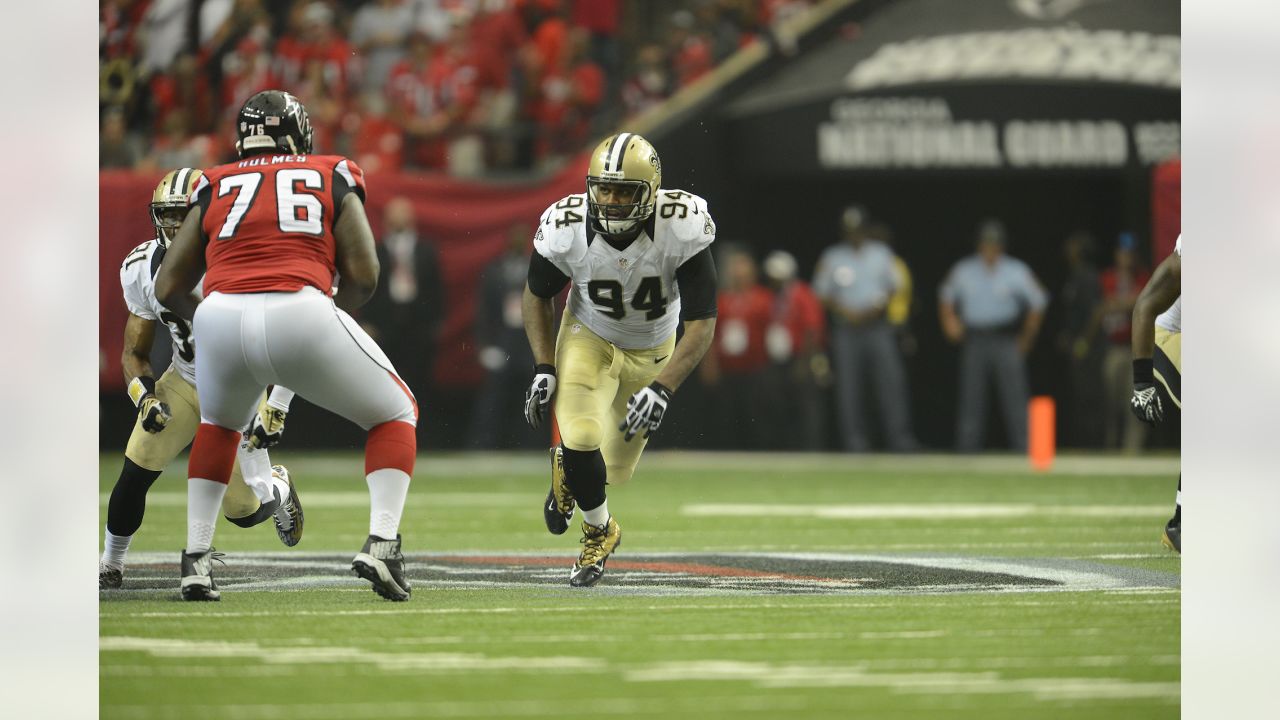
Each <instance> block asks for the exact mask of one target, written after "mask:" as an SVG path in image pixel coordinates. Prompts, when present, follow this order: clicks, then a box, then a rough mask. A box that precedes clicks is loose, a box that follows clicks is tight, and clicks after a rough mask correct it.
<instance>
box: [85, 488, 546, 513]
mask: <svg viewBox="0 0 1280 720" xmlns="http://www.w3.org/2000/svg"><path fill="white" fill-rule="evenodd" d="M299 487H300V488H302V487H303V486H302V485H299ZM299 492H300V494H301V497H302V502H303V504H304V505H305V506H306V507H307V508H318V507H323V508H367V507H369V493H368V492H367V491H355V490H350V491H348V490H306V489H302V490H300V491H299ZM531 498H532V499H536V497H535V496H533V495H530V494H527V493H496V492H484V491H482V490H477V491H476V492H431V491H429V490H427V491H420V492H417V493H412V492H411V493H409V496H408V497H407V498H405V505H406V506H407V507H422V508H437V507H490V506H502V507H522V506H527V505H529V504H530V501H531ZM110 499H111V493H99V494H98V505H99V506H100V507H106V506H107V502H108V501H109V500H110ZM147 506H148V507H186V506H187V494H186V493H185V492H175V491H156V490H152V491H151V492H148V493H147Z"/></svg>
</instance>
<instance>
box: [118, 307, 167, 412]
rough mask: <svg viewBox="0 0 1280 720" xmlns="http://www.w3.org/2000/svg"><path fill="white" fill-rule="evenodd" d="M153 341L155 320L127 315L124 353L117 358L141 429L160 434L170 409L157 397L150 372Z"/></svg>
mask: <svg viewBox="0 0 1280 720" xmlns="http://www.w3.org/2000/svg"><path fill="white" fill-rule="evenodd" d="M155 337H156V321H155V320H148V319H146V318H142V317H138V316H137V315H134V314H133V313H129V319H128V320H126V321H125V324H124V352H123V353H121V355H120V364H121V365H122V366H123V367H124V381H125V384H126V386H127V387H128V388H129V399H130V400H132V401H133V404H134V406H135V407H137V408H138V417H139V418H141V420H142V429H143V430H146V431H147V432H149V433H157V432H160V431H161V430H163V429H164V427H165V425H167V424H168V423H169V419H170V418H171V417H172V415H171V414H170V411H169V406H168V405H166V404H165V403H163V402H161V400H160V398H159V397H158V396H157V395H156V379H155V375H154V373H155V371H154V370H152V368H151V345H152V343H154V342H155Z"/></svg>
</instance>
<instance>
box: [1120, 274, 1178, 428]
mask: <svg viewBox="0 0 1280 720" xmlns="http://www.w3.org/2000/svg"><path fill="white" fill-rule="evenodd" d="M1181 294H1182V257H1181V256H1180V255H1177V254H1174V255H1170V256H1169V257H1167V258H1165V260H1164V262H1162V263H1160V266H1159V267H1157V268H1156V271H1155V273H1154V274H1153V275H1152V276H1151V280H1150V282H1148V283H1147V286H1146V287H1144V288H1142V293H1141V294H1140V295H1138V301H1137V303H1136V304H1135V305H1134V306H1133V337H1132V340H1133V344H1132V348H1133V395H1132V396H1131V397H1130V398H1129V407H1130V408H1131V409H1132V410H1133V414H1134V415H1136V416H1137V417H1138V419H1139V420H1141V421H1143V422H1146V423H1151V424H1155V423H1158V422H1160V421H1161V420H1163V419H1164V404H1163V402H1162V401H1161V400H1160V394H1159V393H1158V392H1157V390H1156V384H1155V370H1154V367H1153V363H1152V355H1154V354H1155V344H1156V339H1155V338H1156V316H1157V315H1159V314H1160V313H1162V312H1164V311H1165V310H1168V309H1169V306H1171V305H1173V303H1174V301H1175V300H1177V299H1178V296H1179V295H1181Z"/></svg>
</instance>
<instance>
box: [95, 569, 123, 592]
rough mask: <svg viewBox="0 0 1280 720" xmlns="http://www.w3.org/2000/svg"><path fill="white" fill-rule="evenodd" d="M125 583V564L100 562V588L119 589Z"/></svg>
mask: <svg viewBox="0 0 1280 720" xmlns="http://www.w3.org/2000/svg"><path fill="white" fill-rule="evenodd" d="M123 584H124V566H123V565H121V566H119V567H116V566H115V565H109V564H107V563H103V562H100V563H98V590H119V589H120V586H121V585H123Z"/></svg>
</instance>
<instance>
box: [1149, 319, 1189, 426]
mask: <svg viewBox="0 0 1280 720" xmlns="http://www.w3.org/2000/svg"><path fill="white" fill-rule="evenodd" d="M1152 360H1153V362H1152V364H1153V365H1154V369H1155V376H1156V382H1158V383H1160V384H1161V385H1163V386H1164V390H1165V392H1166V393H1168V395H1169V399H1170V400H1172V401H1173V404H1174V405H1177V406H1178V409H1179V410H1181V409H1182V333H1180V332H1173V331H1171V330H1166V329H1164V328H1162V327H1159V326H1156V351H1155V356H1154V357H1153V358H1152Z"/></svg>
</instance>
